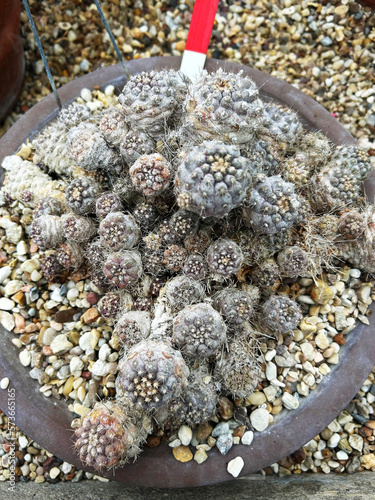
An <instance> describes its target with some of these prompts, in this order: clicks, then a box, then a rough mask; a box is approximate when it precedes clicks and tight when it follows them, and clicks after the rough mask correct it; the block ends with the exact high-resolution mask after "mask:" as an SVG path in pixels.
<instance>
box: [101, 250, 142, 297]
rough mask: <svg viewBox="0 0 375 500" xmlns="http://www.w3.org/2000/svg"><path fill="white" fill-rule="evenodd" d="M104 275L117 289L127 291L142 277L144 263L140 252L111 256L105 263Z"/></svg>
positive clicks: (126, 252) (124, 252)
mask: <svg viewBox="0 0 375 500" xmlns="http://www.w3.org/2000/svg"><path fill="white" fill-rule="evenodd" d="M104 275H105V277H106V278H107V280H108V281H109V283H110V284H111V285H113V286H115V287H116V288H120V289H126V288H130V287H131V286H132V285H135V283H136V282H137V281H138V280H139V279H140V277H141V276H142V261H141V257H140V255H139V253H138V252H136V251H134V250H133V251H126V250H125V251H123V252H120V253H117V254H113V255H110V256H109V257H108V258H107V260H106V261H105V263H104Z"/></svg>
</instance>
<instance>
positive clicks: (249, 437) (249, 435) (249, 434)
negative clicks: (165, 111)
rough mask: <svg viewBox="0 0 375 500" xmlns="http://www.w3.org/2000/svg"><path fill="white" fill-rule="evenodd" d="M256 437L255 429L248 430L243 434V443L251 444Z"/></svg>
mask: <svg viewBox="0 0 375 500" xmlns="http://www.w3.org/2000/svg"><path fill="white" fill-rule="evenodd" d="M253 439H254V432H253V431H246V432H245V433H244V435H243V436H242V439H241V441H242V444H245V445H246V446H250V445H251V443H252V442H253Z"/></svg>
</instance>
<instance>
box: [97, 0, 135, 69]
mask: <svg viewBox="0 0 375 500" xmlns="http://www.w3.org/2000/svg"><path fill="white" fill-rule="evenodd" d="M94 2H95V5H96V8H97V9H98V12H99V15H100V17H101V20H102V22H103V24H104V27H105V29H106V30H107V33H108V35H109V38H110V39H111V42H112V45H113V48H114V49H115V52H116V54H117V57H118V58H119V60H120V63H121V66H122V67H123V68H124V71H125V74H126V76H127V78H130V73H129V70H128V68H127V67H126V65H125V62H124V59H123V58H122V55H121V52H120V50H119V48H118V46H117V43H116V40H115V38H114V36H113V34H112V31H111V28H110V27H109V25H108V23H107V20H106V18H105V16H104V12H103V10H102V8H101V6H100V3H99V0H94Z"/></svg>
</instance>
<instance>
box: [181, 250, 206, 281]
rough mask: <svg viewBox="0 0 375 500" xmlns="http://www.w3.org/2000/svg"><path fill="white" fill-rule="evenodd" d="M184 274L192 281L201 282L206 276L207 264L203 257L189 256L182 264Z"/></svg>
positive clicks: (197, 255) (199, 255)
mask: <svg viewBox="0 0 375 500" xmlns="http://www.w3.org/2000/svg"><path fill="white" fill-rule="evenodd" d="M184 273H185V274H186V276H188V277H189V278H192V279H193V280H203V279H204V278H205V276H206V274H207V262H206V260H205V258H204V257H203V255H201V254H199V253H192V254H190V255H189V256H188V258H187V259H186V261H185V264H184Z"/></svg>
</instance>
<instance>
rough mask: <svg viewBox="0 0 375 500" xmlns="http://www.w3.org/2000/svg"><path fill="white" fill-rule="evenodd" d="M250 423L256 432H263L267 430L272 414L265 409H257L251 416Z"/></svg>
mask: <svg viewBox="0 0 375 500" xmlns="http://www.w3.org/2000/svg"><path fill="white" fill-rule="evenodd" d="M250 422H251V425H252V426H253V427H254V429H255V430H257V431H259V432H261V431H264V430H265V429H267V427H268V425H269V422H270V414H269V413H268V411H267V410H266V409H265V408H257V409H256V410H254V411H253V412H251V414H250Z"/></svg>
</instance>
